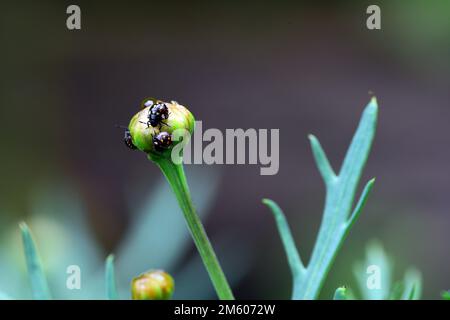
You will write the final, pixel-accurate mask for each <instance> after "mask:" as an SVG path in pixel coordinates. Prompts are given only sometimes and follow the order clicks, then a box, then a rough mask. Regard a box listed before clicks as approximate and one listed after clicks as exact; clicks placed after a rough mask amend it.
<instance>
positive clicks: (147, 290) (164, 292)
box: [131, 270, 175, 300]
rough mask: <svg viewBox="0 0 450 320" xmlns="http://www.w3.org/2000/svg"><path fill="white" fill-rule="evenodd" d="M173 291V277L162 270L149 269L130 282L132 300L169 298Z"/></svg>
mask: <svg viewBox="0 0 450 320" xmlns="http://www.w3.org/2000/svg"><path fill="white" fill-rule="evenodd" d="M174 291H175V283H174V281H173V278H172V277H171V275H170V274H168V273H167V272H164V271H162V270H151V271H147V272H145V273H143V274H141V275H140V276H139V277H136V278H134V279H133V281H132V282H131V298H132V299H133V300H169V299H170V298H171V297H172V294H173V292H174Z"/></svg>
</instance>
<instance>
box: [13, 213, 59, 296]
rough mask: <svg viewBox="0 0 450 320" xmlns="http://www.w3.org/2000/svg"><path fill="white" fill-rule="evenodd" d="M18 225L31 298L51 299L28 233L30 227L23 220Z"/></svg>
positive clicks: (39, 261) (38, 258) (40, 264)
mask: <svg viewBox="0 0 450 320" xmlns="http://www.w3.org/2000/svg"><path fill="white" fill-rule="evenodd" d="M19 226H20V230H21V233H22V241H23V247H24V251H25V259H26V263H27V269H28V275H29V277H30V282H31V290H32V293H33V298H34V299H35V300H49V299H51V295H50V290H49V288H48V284H47V279H46V277H45V274H44V270H43V268H42V263H41V259H40V257H39V254H38V252H37V249H36V245H35V243H34V240H33V237H32V235H31V233H30V229H29V228H28V226H27V225H26V224H25V223H24V222H22V223H20V225H19Z"/></svg>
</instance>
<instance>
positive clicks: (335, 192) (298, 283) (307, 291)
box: [270, 98, 378, 300]
mask: <svg viewBox="0 0 450 320" xmlns="http://www.w3.org/2000/svg"><path fill="white" fill-rule="evenodd" d="M377 115H378V105H377V101H376V99H375V98H373V99H372V100H371V101H370V103H369V104H368V105H367V107H366V108H365V110H364V112H363V114H362V117H361V120H360V123H359V126H358V128H357V130H356V133H355V135H354V136H353V139H352V142H351V144H350V147H349V149H348V151H347V154H346V156H345V159H344V162H343V164H342V168H341V171H340V173H339V175H337V176H336V175H335V173H334V171H333V169H332V168H331V165H330V163H329V161H328V159H327V156H326V154H325V152H324V150H323V149H322V146H321V145H320V143H319V141H318V140H317V138H316V137H315V136H313V135H310V136H309V140H310V143H311V149H312V153H313V155H314V159H315V161H316V164H317V167H318V169H319V171H320V173H321V175H322V178H323V180H324V182H325V185H326V199H325V208H324V212H323V217H322V223H321V225H320V229H319V234H318V237H317V240H316V243H315V245H314V249H313V252H312V255H311V260H310V262H309V263H308V265H307V266H306V268H305V269H304V272H301V273H299V274H298V275H297V276H295V273H294V272H293V273H294V279H293V282H294V285H293V288H294V290H293V294H292V299H308V300H309V299H316V298H317V297H318V295H319V293H320V290H321V288H322V286H323V283H324V281H325V278H326V276H327V275H328V272H329V270H330V268H331V265H332V263H333V261H334V258H335V257H336V254H337V252H338V250H339V248H340V247H341V245H342V243H343V241H344V239H345V237H346V236H347V234H348V232H349V230H350V228H351V227H352V225H353V224H354V222H355V220H356V219H357V217H358V216H359V214H360V213H361V210H362V208H363V207H364V204H365V203H366V200H367V197H368V194H369V192H370V190H371V189H372V186H373V183H374V181H373V180H371V181H369V182H368V183H367V185H366V187H365V189H364V191H363V193H362V196H361V198H360V200H359V201H358V203H357V205H356V208H355V209H354V210H352V208H353V200H354V196H355V193H356V190H357V187H358V185H359V180H360V177H361V174H362V170H363V168H364V165H365V163H366V160H367V157H368V155H369V151H370V148H371V145H372V141H373V138H374V135H375V127H376V122H377ZM270 208H271V209H272V212H273V213H274V215H275V217H276V218H277V224H278V228H279V230H280V233H281V238H282V240H283V243H284V245H285V250H286V252H287V255H288V259H289V260H290V262H289V263H290V265H291V269H293V270H294V269H295V268H293V267H295V265H299V263H298V262H296V260H297V258H295V254H293V253H292V252H293V251H294V248H295V247H294V246H293V240H292V236H291V235H290V232H289V229H288V227H287V223H286V222H285V220H284V216H283V215H282V213H281V210H278V206H276V205H275V203H272V205H271V206H270ZM295 250H296V249H295ZM296 268H297V269H299V267H298V266H297V267H296Z"/></svg>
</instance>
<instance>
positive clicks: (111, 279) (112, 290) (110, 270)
mask: <svg viewBox="0 0 450 320" xmlns="http://www.w3.org/2000/svg"><path fill="white" fill-rule="evenodd" d="M105 278H106V279H105V280H106V296H107V297H108V299H109V300H118V299H119V296H118V294H117V289H116V277H115V272H114V255H112V254H110V255H109V256H108V257H107V258H106V262H105Z"/></svg>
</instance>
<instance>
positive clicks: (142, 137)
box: [128, 98, 195, 156]
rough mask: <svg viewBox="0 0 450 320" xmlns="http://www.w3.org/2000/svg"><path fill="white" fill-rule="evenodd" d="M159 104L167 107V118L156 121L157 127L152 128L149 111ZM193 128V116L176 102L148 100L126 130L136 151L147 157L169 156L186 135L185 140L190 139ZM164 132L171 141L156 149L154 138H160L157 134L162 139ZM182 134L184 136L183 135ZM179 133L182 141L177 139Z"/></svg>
mask: <svg viewBox="0 0 450 320" xmlns="http://www.w3.org/2000/svg"><path fill="white" fill-rule="evenodd" d="M159 103H161V104H162V103H163V104H165V105H166V106H167V108H168V111H169V113H168V117H167V119H161V121H158V125H156V126H152V125H151V124H150V122H149V121H150V120H149V115H150V111H151V110H152V108H153V107H154V106H155V105H156V104H159ZM194 126H195V119H194V116H193V115H192V113H191V112H190V111H189V110H188V109H187V108H186V107H184V106H182V105H180V104H178V102H176V101H172V102H170V103H169V102H163V101H160V100H157V99H153V98H149V99H146V100H144V102H143V108H142V109H141V110H140V111H139V112H138V113H136V114H135V115H134V116H133V118H132V119H131V121H130V124H129V126H128V129H129V130H130V135H131V139H132V143H133V145H134V146H136V148H137V149H139V150H141V151H144V152H146V153H148V154H149V155H152V154H153V155H157V156H161V155H165V156H170V151H171V150H172V149H173V147H174V146H175V145H177V144H178V143H180V142H181V141H183V140H184V137H186V134H188V136H187V138H189V137H190V135H191V134H192V132H193V131H194ZM180 129H181V130H180ZM165 132H167V133H168V134H169V135H170V136H171V138H172V140H171V141H169V143H167V144H166V145H164V148H158V145H157V144H156V146H155V140H154V138H155V137H160V136H158V135H159V134H162V136H161V137H164V135H165ZM174 132H175V133H176V135H177V136H176V137H175V139H174V137H172V134H173V133H174ZM183 132H184V133H185V134H183ZM180 133H181V136H183V139H180V138H179V137H180ZM165 142H167V141H165ZM185 142H187V141H185Z"/></svg>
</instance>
